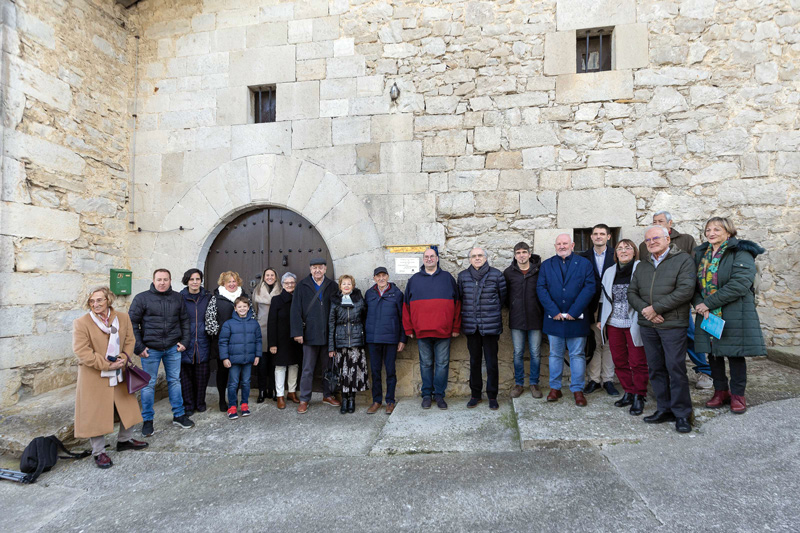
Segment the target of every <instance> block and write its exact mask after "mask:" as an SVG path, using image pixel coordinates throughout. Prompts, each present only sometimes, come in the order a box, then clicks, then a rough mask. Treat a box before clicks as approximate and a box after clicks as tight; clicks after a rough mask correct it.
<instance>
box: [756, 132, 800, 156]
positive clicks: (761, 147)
mask: <svg viewBox="0 0 800 533" xmlns="http://www.w3.org/2000/svg"><path fill="white" fill-rule="evenodd" d="M798 149H800V131H774V132H767V133H764V134H763V135H762V136H761V140H759V141H758V145H757V146H756V150H758V151H759V152H794V151H797V150H798Z"/></svg>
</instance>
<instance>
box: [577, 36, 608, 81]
mask: <svg viewBox="0 0 800 533" xmlns="http://www.w3.org/2000/svg"><path fill="white" fill-rule="evenodd" d="M613 30H614V29H613V28H594V29H591V30H581V31H579V32H578V33H577V35H578V42H577V46H576V72H577V73H578V74H582V73H586V72H602V71H604V70H611V34H612V32H613Z"/></svg>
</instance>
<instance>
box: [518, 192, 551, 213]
mask: <svg viewBox="0 0 800 533" xmlns="http://www.w3.org/2000/svg"><path fill="white" fill-rule="evenodd" d="M556 211H557V202H556V192H555V191H539V192H536V191H522V192H520V193H519V214H520V215H522V216H526V217H537V216H543V215H555V214H556Z"/></svg>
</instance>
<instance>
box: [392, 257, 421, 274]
mask: <svg viewBox="0 0 800 533" xmlns="http://www.w3.org/2000/svg"><path fill="white" fill-rule="evenodd" d="M394 272H395V274H416V273H417V272H419V258H418V257H395V258H394Z"/></svg>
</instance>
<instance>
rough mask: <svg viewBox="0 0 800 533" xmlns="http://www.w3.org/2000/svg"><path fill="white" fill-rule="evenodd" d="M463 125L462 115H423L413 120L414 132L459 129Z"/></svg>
mask: <svg viewBox="0 0 800 533" xmlns="http://www.w3.org/2000/svg"><path fill="white" fill-rule="evenodd" d="M463 125H464V117H463V115H424V116H421V117H415V118H414V130H415V131H417V132H422V131H438V130H453V129H460V128H462V127H463Z"/></svg>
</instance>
